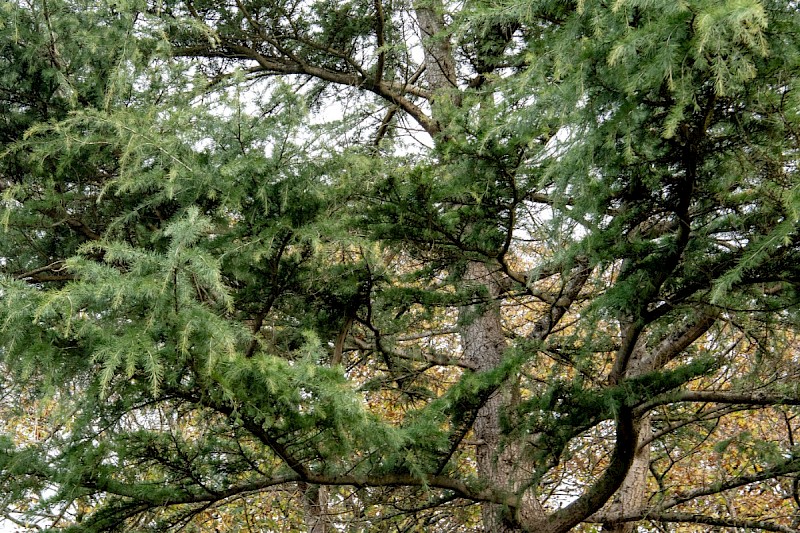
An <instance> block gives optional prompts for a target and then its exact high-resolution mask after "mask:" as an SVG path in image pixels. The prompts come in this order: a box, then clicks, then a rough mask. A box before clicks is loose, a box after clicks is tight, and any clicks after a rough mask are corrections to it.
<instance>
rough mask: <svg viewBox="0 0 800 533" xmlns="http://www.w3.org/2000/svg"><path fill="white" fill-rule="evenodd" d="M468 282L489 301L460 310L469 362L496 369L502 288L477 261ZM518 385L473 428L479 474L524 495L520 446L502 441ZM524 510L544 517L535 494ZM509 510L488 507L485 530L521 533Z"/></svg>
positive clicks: (529, 516)
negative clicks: (504, 416)
mask: <svg viewBox="0 0 800 533" xmlns="http://www.w3.org/2000/svg"><path fill="white" fill-rule="evenodd" d="M465 281H466V282H467V283H470V284H472V285H473V287H474V288H475V290H476V293H484V294H485V295H486V296H487V301H486V302H481V303H479V304H474V305H469V306H465V307H463V308H462V309H461V313H460V317H459V318H460V321H461V339H462V343H463V347H464V359H465V361H466V362H467V363H468V364H470V365H473V366H474V368H476V369H477V370H478V371H486V370H490V369H492V368H495V367H497V366H498V365H499V364H500V362H501V361H502V358H503V352H504V351H505V349H506V340H505V336H504V335H503V328H502V323H501V315H500V307H499V305H498V304H497V297H498V295H499V292H500V287H499V284H498V283H497V282H496V281H495V280H494V279H493V277H492V274H491V272H490V271H489V269H488V268H487V266H486V264H484V263H479V262H472V263H470V264H469V265H468V267H467V272H466V274H465ZM514 386H515V385H514V383H510V382H509V383H506V384H504V385H503V386H501V387H500V388H499V389H498V390H497V391H495V393H494V394H493V395H492V396H491V397H490V398H489V400H488V401H487V402H486V403H485V404H484V406H483V407H482V408H481V409H480V410H479V411H478V415H477V417H476V419H475V423H474V424H473V430H474V435H475V439H476V441H477V442H478V444H477V446H476V462H477V467H478V474H479V475H480V477H481V478H482V479H485V480H487V481H489V482H490V483H491V484H492V485H494V486H495V487H498V488H501V489H504V490H508V491H510V492H513V493H519V491H521V490H522V489H523V485H522V478H521V476H520V473H521V472H524V470H521V469H520V465H519V462H520V460H521V457H520V456H521V454H520V446H519V444H518V443H515V442H503V435H502V428H501V420H500V419H501V416H502V413H503V412H504V411H507V410H508V408H509V407H510V406H511V405H512V403H513V398H514V397H515V394H514ZM519 510H520V511H519V512H520V513H521V514H522V515H524V516H523V520H524V521H526V520H534V519H537V518H540V517H541V516H543V511H542V508H541V506H540V504H539V502H538V501H537V500H536V497H535V495H534V494H533V491H530V490H528V491H525V492H524V494H522V495H521V501H520V504H519ZM507 513H508V510H507V509H504V508H503V506H501V505H497V504H484V505H483V507H482V508H481V516H482V519H483V525H484V530H485V531H487V532H488V531H491V532H499V533H505V532H511V531H521V530H520V529H518V528H517V527H515V526H514V525H513V524H512V523H511V521H510V520H507V518H509V517H508V515H507Z"/></svg>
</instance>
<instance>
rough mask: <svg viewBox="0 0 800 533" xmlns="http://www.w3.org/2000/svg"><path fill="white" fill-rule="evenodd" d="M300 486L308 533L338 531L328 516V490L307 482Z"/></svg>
mask: <svg viewBox="0 0 800 533" xmlns="http://www.w3.org/2000/svg"><path fill="white" fill-rule="evenodd" d="M298 485H299V488H300V490H301V492H302V493H303V519H304V520H305V523H306V526H307V527H308V533H329V532H331V531H336V529H335V528H334V527H333V524H332V522H331V517H330V516H329V514H328V488H327V487H323V486H321V485H316V484H309V483H305V482H301V483H298Z"/></svg>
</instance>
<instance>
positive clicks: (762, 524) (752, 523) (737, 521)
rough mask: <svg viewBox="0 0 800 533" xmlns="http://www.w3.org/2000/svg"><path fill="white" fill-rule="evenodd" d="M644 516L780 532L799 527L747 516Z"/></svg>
mask: <svg viewBox="0 0 800 533" xmlns="http://www.w3.org/2000/svg"><path fill="white" fill-rule="evenodd" d="M642 518H644V519H647V520H650V521H653V522H672V523H686V524H705V525H708V526H716V527H734V528H744V529H760V530H762V531H776V532H778V533H797V529H795V528H792V527H789V526H782V525H780V524H776V523H775V522H770V521H767V520H748V519H746V518H744V519H743V518H732V517H727V518H722V517H716V516H706V515H700V514H692V513H653V514H650V515H648V516H643V517H642Z"/></svg>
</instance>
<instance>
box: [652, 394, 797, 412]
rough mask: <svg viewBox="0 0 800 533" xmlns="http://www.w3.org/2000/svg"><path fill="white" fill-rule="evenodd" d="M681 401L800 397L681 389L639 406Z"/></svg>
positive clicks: (765, 401) (768, 401)
mask: <svg viewBox="0 0 800 533" xmlns="http://www.w3.org/2000/svg"><path fill="white" fill-rule="evenodd" d="M680 402H695V403H698V402H700V403H722V404H737V405H753V406H762V407H763V406H769V405H800V397H794V396H786V395H783V394H769V393H767V392H759V391H756V392H734V391H713V390H712V391H694V390H681V391H675V392H668V393H665V394H661V395H659V396H656V397H655V398H653V399H652V400H650V401H649V402H646V403H644V404H642V405H641V406H639V407H638V408H637V411H640V412H645V411H649V410H651V409H653V408H655V407H658V406H661V405H669V404H672V403H680Z"/></svg>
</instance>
